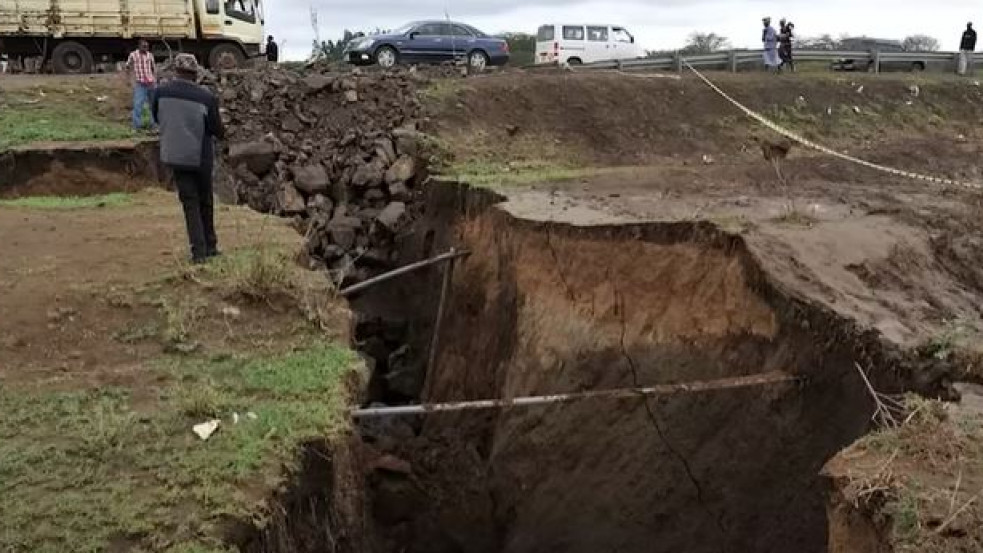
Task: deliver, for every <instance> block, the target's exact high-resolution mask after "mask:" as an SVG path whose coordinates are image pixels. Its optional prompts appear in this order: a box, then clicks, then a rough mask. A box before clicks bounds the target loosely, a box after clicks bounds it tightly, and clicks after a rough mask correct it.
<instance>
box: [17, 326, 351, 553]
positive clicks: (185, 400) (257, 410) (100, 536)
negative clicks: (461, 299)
mask: <svg viewBox="0 0 983 553" xmlns="http://www.w3.org/2000/svg"><path fill="white" fill-rule="evenodd" d="M355 359H356V358H355V357H354V355H353V354H352V353H351V352H350V351H349V350H347V349H345V348H343V347H339V346H332V345H313V346H310V347H307V348H306V349H302V350H299V351H296V352H293V353H290V354H287V355H283V356H279V357H258V358H248V357H243V358H224V359H220V360H209V359H204V358H186V357H168V358H165V359H164V360H163V361H162V362H160V363H158V366H157V367H154V368H151V369H148V374H146V375H145V377H144V380H143V382H144V383H145V385H148V386H151V388H149V389H147V390H142V391H141V394H140V395H141V398H142V399H141V400H140V401H139V402H138V401H137V400H136V398H135V397H134V396H133V392H131V391H129V390H123V389H112V388H103V389H99V390H88V391H72V392H64V391H48V392H45V391H36V390H32V391H24V390H5V389H0V412H2V413H3V417H0V551H11V552H19V551H25V552H27V551H30V552H34V553H48V552H51V553H55V552H63V551H76V552H96V551H106V550H108V549H109V544H110V543H113V542H114V541H118V540H120V539H124V540H127V541H128V542H130V543H135V544H137V548H135V549H134V550H140V551H143V550H155V551H162V550H167V551H173V552H175V553H177V552H187V553H191V552H201V553H205V552H218V551H224V549H222V547H223V544H222V543H221V542H220V540H218V539H217V536H218V535H220V533H221V532H220V528H219V524H220V522H221V521H222V520H223V519H225V517H232V518H235V519H240V520H245V521H249V520H262V518H263V513H262V512H258V511H259V509H257V507H258V505H257V503H256V502H257V497H256V495H255V493H254V494H253V496H252V497H250V496H249V495H247V491H249V490H252V491H254V492H255V491H256V490H257V487H258V486H266V487H267V488H266V489H267V490H272V489H275V487H276V486H277V485H278V483H279V482H280V481H281V479H282V477H283V467H284V466H288V467H290V466H294V465H293V463H294V462H295V460H296V459H297V458H298V455H297V454H298V451H299V449H300V448H301V447H302V446H303V445H304V444H305V443H306V442H309V441H315V440H323V439H330V438H331V437H333V436H336V435H337V434H338V433H339V432H341V431H342V430H343V429H344V428H345V427H346V424H347V422H346V418H345V414H344V413H345V407H346V402H347V395H346V389H345V385H344V382H345V381H346V379H347V375H348V374H349V373H350V371H352V370H354V367H356V366H357V365H356V362H355ZM155 382H162V383H161V384H159V385H158V386H159V387H158V388H156V389H155V388H153V384H152V383H155ZM148 393H150V394H151V396H152V397H154V396H155V399H154V400H152V401H149V402H148V400H147V399H146V397H144V396H146V395H147V394H148ZM233 413H238V414H239V423H238V424H233V422H232V416H233ZM248 413H251V414H254V415H255V417H251V416H247V414H248ZM213 417H214V418H220V419H221V420H222V425H221V427H220V428H219V430H218V431H217V432H216V433H215V434H214V435H213V436H212V437H211V438H210V439H209V440H208V441H201V440H199V439H198V438H197V437H196V436H195V435H194V434H193V433H192V432H191V427H192V426H193V425H194V424H197V423H199V422H203V421H205V420H208V419H210V418H213ZM247 484H248V485H247Z"/></svg>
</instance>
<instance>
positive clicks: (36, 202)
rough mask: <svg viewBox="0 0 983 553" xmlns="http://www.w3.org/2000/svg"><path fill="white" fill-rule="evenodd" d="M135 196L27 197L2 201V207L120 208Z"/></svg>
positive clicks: (118, 194)
mask: <svg viewBox="0 0 983 553" xmlns="http://www.w3.org/2000/svg"><path fill="white" fill-rule="evenodd" d="M132 201H133V196H131V195H130V194H126V193H123V192H114V193H111V194H102V195H96V196H27V197H24V198H13V199H10V200H0V207H23V208H29V209H86V208H95V207H120V206H125V205H129V204H130V203H131V202H132Z"/></svg>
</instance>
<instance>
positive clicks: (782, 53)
mask: <svg viewBox="0 0 983 553" xmlns="http://www.w3.org/2000/svg"><path fill="white" fill-rule="evenodd" d="M781 29H782V30H781V31H780V32H779V35H778V57H779V58H781V60H782V64H781V68H782V69H786V68H787V69H788V70H789V71H791V72H793V73H795V60H794V59H793V58H792V41H793V40H794V39H795V24H794V23H792V22H791V21H789V22H788V23H785V20H784V19H783V20H782V26H781Z"/></svg>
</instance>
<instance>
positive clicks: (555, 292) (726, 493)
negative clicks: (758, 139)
mask: <svg viewBox="0 0 983 553" xmlns="http://www.w3.org/2000/svg"><path fill="white" fill-rule="evenodd" d="M440 188H441V187H435V189H434V191H433V192H432V193H431V202H430V205H429V208H428V213H427V218H426V219H425V221H427V222H425V224H424V226H425V225H426V224H429V225H430V226H431V227H432V228H431V229H430V230H431V231H433V234H432V235H431V234H430V232H429V231H427V230H426V229H425V228H422V227H420V228H418V232H417V233H416V235H415V236H413V237H411V238H408V239H407V242H406V244H405V246H406V248H405V249H404V251H405V252H407V255H413V256H417V257H416V258H419V257H422V256H425V255H428V252H426V251H423V250H424V249H429V250H430V251H432V252H439V251H442V250H443V249H444V248H445V247H446V246H449V245H451V244H454V245H457V246H458V247H464V248H467V249H470V250H471V251H472V255H471V256H470V257H469V258H468V259H467V260H466V261H464V262H463V263H461V264H459V266H458V267H457V268H456V270H455V273H454V279H453V293H452V299H451V301H450V303H449V305H448V315H447V319H446V321H445V325H446V326H445V327H444V332H443V333H442V335H441V344H442V346H441V348H440V354H439V356H438V362H437V364H436V370H435V371H434V372H433V374H430V375H428V377H427V378H426V381H425V382H421V383H420V386H419V389H420V395H421V396H422V397H423V399H424V400H427V401H452V400H463V399H486V398H497V397H510V396H520V395H541V394H551V393H562V392H576V391H579V390H600V389H609V388H621V387H630V386H634V385H652V384H658V383H671V382H686V381H698V380H707V379H714V378H721V377H731V376H741V375H749V374H756V373H762V372H767V371H785V372H788V373H791V374H796V375H801V376H802V377H803V379H804V380H803V383H802V384H801V385H800V386H798V387H763V388H753V389H744V390H737V391H727V392H711V393H705V394H693V395H686V396H677V397H674V398H671V399H663V400H652V401H650V402H649V403H648V405H646V404H645V402H643V401H641V400H624V401H610V400H597V401H587V402H582V403H578V404H574V405H568V406H556V407H537V408H522V409H513V410H507V411H503V412H489V413H480V414H467V415H452V414H445V415H431V416H429V417H427V418H426V419H424V420H406V421H399V422H397V421H386V422H385V423H379V424H375V425H371V426H370V427H367V428H364V429H363V431H364V433H365V434H366V436H367V437H368V440H367V441H368V442H369V444H370V446H371V448H370V449H374V450H375V454H383V453H386V454H392V455H394V456H395V457H396V458H400V459H405V460H407V461H409V466H410V467H411V470H410V471H409V472H408V473H401V472H400V471H396V472H393V471H391V470H382V471H378V472H376V473H375V474H374V476H370V478H369V488H370V489H369V493H370V495H371V497H372V498H373V499H372V509H373V513H374V515H375V517H374V532H373V534H374V539H375V541H376V545H375V547H376V549H377V550H382V551H395V550H397V549H399V550H402V549H401V548H403V547H405V548H407V549H406V550H409V551H509V552H524V551H543V550H557V551H574V552H576V551H583V552H595V551H599V550H602V551H639V552H641V551H645V552H651V551H667V552H668V551H691V552H702V551H755V552H771V551H773V552H786V551H802V552H817V553H818V552H821V551H825V548H826V518H825V512H824V504H823V496H822V491H821V482H820V479H819V476H818V474H819V471H820V468H821V467H822V465H823V463H824V462H825V461H826V460H827V459H829V458H830V457H831V456H832V455H833V454H834V453H835V452H836V451H838V450H839V449H840V448H842V447H844V446H845V445H847V444H849V443H850V442H852V441H853V440H854V439H855V438H857V437H858V436H860V435H861V434H863V433H864V432H865V431H866V430H867V429H868V424H869V420H870V413H871V405H870V402H869V399H868V397H867V395H866V391H865V389H864V388H863V384H862V382H861V381H860V380H859V378H858V376H857V374H856V370H855V368H854V363H855V362H859V363H860V364H861V365H863V366H865V367H874V368H875V371H874V379H875V381H876V384H877V386H878V387H879V388H880V389H882V390H894V389H900V388H902V387H905V386H906V384H905V383H904V380H905V376H904V373H903V372H902V373H896V372H894V371H884V370H880V368H881V367H886V366H889V365H893V366H898V365H897V363H895V362H896V361H898V360H897V359H895V358H894V356H893V355H892V354H890V353H889V352H888V350H887V349H885V346H884V345H883V344H881V343H880V341H879V340H878V339H877V338H876V336H874V335H872V334H865V333H862V332H860V331H859V330H858V329H857V328H855V327H854V326H853V325H852V324H851V323H849V322H847V321H844V320H841V319H838V318H837V317H835V316H833V315H832V314H831V313H830V312H829V311H827V310H825V309H823V308H822V307H821V306H818V305H814V304H812V303H809V302H806V301H804V300H802V299H800V298H798V297H797V296H796V295H795V294H794V292H792V291H788V290H782V289H779V288H777V287H776V286H775V285H773V284H772V283H771V282H770V281H769V279H768V276H767V273H766V271H764V270H763V269H762V268H761V267H760V266H759V265H758V263H757V261H756V260H755V259H754V257H753V256H752V255H751V254H750V253H749V252H748V250H747V248H746V247H745V245H744V243H743V240H742V239H741V238H740V237H739V236H734V235H729V234H726V233H722V232H719V231H717V230H716V229H715V227H713V226H712V225H708V224H697V223H673V224H645V225H630V226H618V227H588V228H577V227H570V226H563V225H555V224H550V223H543V222H530V221H524V220H517V219H516V218H514V217H512V216H511V215H509V214H508V213H507V212H506V211H504V210H503V209H500V208H497V207H488V204H489V203H491V200H490V198H489V195H488V194H486V193H470V192H468V191H467V190H465V189H460V188H448V189H445V190H440ZM449 214H452V215H449ZM424 246H426V247H425V248H424ZM411 252H412V253H411ZM439 279H440V272H439V270H434V271H432V272H431V273H430V274H421V275H418V276H417V277H414V278H412V279H407V280H405V281H403V282H402V283H401V284H399V285H396V286H394V287H392V288H390V289H388V290H386V291H381V290H380V291H379V292H377V293H376V294H374V295H370V296H366V297H364V298H362V299H361V300H359V301H357V302H356V304H355V307H356V310H358V311H359V312H360V313H361V314H362V316H363V317H364V316H369V315H370V314H371V315H381V316H382V317H383V318H387V317H388V318H390V319H392V318H398V317H403V318H404V320H403V321H402V322H401V324H404V326H405V328H407V329H408V330H407V333H408V337H407V340H408V343H409V344H410V347H411V350H412V353H413V355H415V356H416V357H417V360H416V362H415V363H416V364H415V366H416V367H417V368H416V369H415V370H416V371H420V370H422V367H423V364H422V359H423V358H425V350H426V340H425V339H428V338H429V332H430V330H431V327H430V325H429V323H428V322H427V321H430V320H432V317H433V314H434V311H435V307H436V297H437V294H438V291H439ZM407 308H410V309H408V310H407ZM384 312H385V313H384ZM889 358H890V359H889Z"/></svg>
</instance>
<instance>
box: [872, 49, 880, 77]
mask: <svg viewBox="0 0 983 553" xmlns="http://www.w3.org/2000/svg"><path fill="white" fill-rule="evenodd" d="M880 72H881V51H880V50H875V51H874V73H880Z"/></svg>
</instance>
